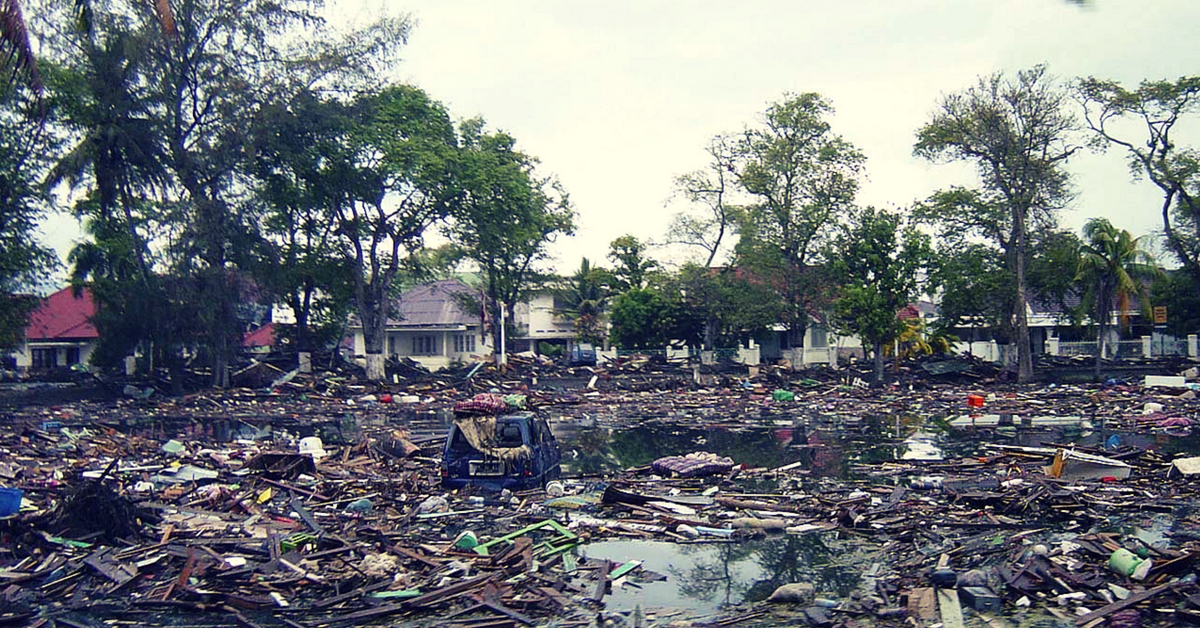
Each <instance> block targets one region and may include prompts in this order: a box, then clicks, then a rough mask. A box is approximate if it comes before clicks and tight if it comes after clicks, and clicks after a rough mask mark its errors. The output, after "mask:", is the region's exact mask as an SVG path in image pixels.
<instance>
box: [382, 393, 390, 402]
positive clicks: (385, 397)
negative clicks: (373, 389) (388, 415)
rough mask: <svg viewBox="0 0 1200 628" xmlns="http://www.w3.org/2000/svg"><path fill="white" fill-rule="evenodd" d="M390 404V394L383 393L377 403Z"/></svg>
mask: <svg viewBox="0 0 1200 628" xmlns="http://www.w3.org/2000/svg"><path fill="white" fill-rule="evenodd" d="M391 402H392V396H391V395H390V394H388V393H383V394H382V395H379V403H391Z"/></svg>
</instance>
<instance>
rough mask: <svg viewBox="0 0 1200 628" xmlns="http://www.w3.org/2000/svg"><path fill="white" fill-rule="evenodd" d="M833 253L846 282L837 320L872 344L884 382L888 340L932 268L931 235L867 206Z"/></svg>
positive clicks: (838, 275) (837, 274)
mask: <svg viewBox="0 0 1200 628" xmlns="http://www.w3.org/2000/svg"><path fill="white" fill-rule="evenodd" d="M829 257H830V260H831V262H830V266H831V270H832V274H833V276H834V278H835V279H836V281H837V283H838V285H839V286H841V288H840V295H839V296H838V298H837V300H836V301H834V316H835V320H836V321H837V324H838V326H839V327H841V328H842V329H843V330H845V331H846V332H849V333H850V334H852V335H855V336H858V337H859V338H861V339H862V341H863V343H864V344H867V345H870V346H871V352H872V355H873V357H874V363H875V369H874V374H873V376H872V383H874V384H879V383H881V382H882V381H883V348H884V345H886V344H888V343H890V342H892V341H893V340H894V339H895V338H896V337H897V335H898V334H899V333H900V331H901V329H902V324H901V321H900V318H899V313H900V310H901V309H902V308H904V307H905V306H906V305H908V304H909V303H912V301H913V299H915V298H916V297H917V295H918V287H919V284H918V279H919V276H920V274H921V273H923V272H924V271H925V270H926V269H927V268H928V267H929V264H930V260H931V257H932V247H931V246H930V242H929V236H927V235H925V234H923V233H921V232H920V231H918V230H917V229H916V228H915V227H912V226H906V225H904V224H903V222H902V220H901V217H900V215H899V214H896V213H892V212H888V211H884V210H876V209H874V208H867V209H866V210H864V211H863V212H862V213H861V214H859V216H858V217H857V218H856V220H855V222H854V224H853V225H852V226H850V228H848V229H847V230H846V231H845V232H844V233H842V234H841V235H840V236H839V237H838V238H837V239H836V240H835V241H834V243H833V248H832V250H831V251H830V252H829Z"/></svg>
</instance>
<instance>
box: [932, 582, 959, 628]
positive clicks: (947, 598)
mask: <svg viewBox="0 0 1200 628" xmlns="http://www.w3.org/2000/svg"><path fill="white" fill-rule="evenodd" d="M937 599H938V611H939V613H940V614H941V616H942V626H944V627H945V628H964V626H965V624H963V614H962V604H960V603H959V601H958V591H956V590H954V589H938V590H937Z"/></svg>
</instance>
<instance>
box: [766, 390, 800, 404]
mask: <svg viewBox="0 0 1200 628" xmlns="http://www.w3.org/2000/svg"><path fill="white" fill-rule="evenodd" d="M772 397H773V398H774V399H775V401H795V400H796V393H794V392H792V391H790V390H783V389H780V390H776V391H775V394H774V395H772Z"/></svg>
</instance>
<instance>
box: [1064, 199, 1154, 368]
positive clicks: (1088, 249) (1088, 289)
mask: <svg viewBox="0 0 1200 628" xmlns="http://www.w3.org/2000/svg"><path fill="white" fill-rule="evenodd" d="M1083 240H1084V243H1083V245H1082V246H1081V247H1080V249H1079V254H1080V255H1079V258H1080V259H1079V268H1078V270H1077V272H1076V274H1075V280H1076V281H1083V282H1084V283H1085V288H1084V290H1085V292H1084V305H1085V306H1088V307H1090V308H1091V310H1092V312H1093V313H1094V316H1095V317H1096V324H1097V326H1098V330H1097V334H1096V378H1097V379H1099V377H1100V359H1101V357H1102V356H1103V354H1104V335H1105V332H1106V331H1107V328H1108V319H1109V316H1110V315H1111V313H1112V311H1113V308H1114V307H1116V308H1117V311H1119V312H1120V313H1121V315H1122V317H1123V319H1125V316H1126V313H1127V312H1128V311H1129V307H1130V303H1131V302H1132V301H1133V298H1134V297H1137V299H1138V303H1139V305H1140V306H1141V309H1142V311H1143V312H1144V313H1149V311H1150V297H1149V291H1148V288H1147V286H1148V283H1149V282H1147V281H1145V280H1146V279H1148V278H1150V277H1152V276H1154V275H1156V274H1158V272H1159V270H1158V268H1157V267H1156V266H1155V265H1154V259H1153V258H1152V257H1151V256H1150V254H1149V253H1147V252H1146V251H1145V250H1143V249H1142V248H1141V240H1142V239H1141V238H1135V237H1133V236H1132V235H1131V234H1130V233H1129V232H1128V231H1126V230H1124V229H1117V228H1116V227H1114V226H1113V225H1112V223H1110V222H1109V221H1108V219H1106V218H1092V219H1091V220H1089V221H1088V222H1087V224H1085V225H1084V226H1083ZM1125 320H1127V319H1125Z"/></svg>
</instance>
